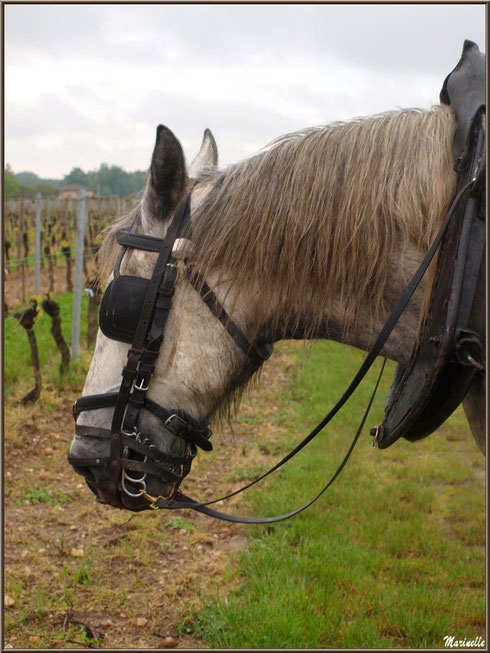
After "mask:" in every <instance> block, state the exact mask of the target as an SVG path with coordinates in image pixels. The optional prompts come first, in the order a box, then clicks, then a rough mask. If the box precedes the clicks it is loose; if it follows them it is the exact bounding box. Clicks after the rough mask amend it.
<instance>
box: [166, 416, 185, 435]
mask: <svg viewBox="0 0 490 653" xmlns="http://www.w3.org/2000/svg"><path fill="white" fill-rule="evenodd" d="M174 417H175V419H176V420H178V421H179V422H180V423H181V424H183V425H184V427H186V426H189V424H188V423H187V422H186V421H185V419H183V418H182V417H180V415H177V413H172V414H171V415H170V417H167V419H166V420H165V422H164V423H163V425H164V426H167V427H168V428H169V429H170V430H171V431H172V433H174V430H173V429H172V428H171V426H170V424H169V422H170V420H171V419H173V418H174Z"/></svg>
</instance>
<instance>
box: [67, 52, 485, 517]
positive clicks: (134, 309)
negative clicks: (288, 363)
mask: <svg viewBox="0 0 490 653" xmlns="http://www.w3.org/2000/svg"><path fill="white" fill-rule="evenodd" d="M468 43H469V44H470V45H469V46H467V44H468ZM473 46H474V47H475V48H476V50H478V48H477V46H475V44H472V43H471V42H465V48H464V49H463V56H462V61H463V59H464V58H465V53H466V54H467V51H471V52H473ZM478 52H479V51H478ZM481 56H483V55H481ZM460 64H461V62H460ZM460 64H458V65H460ZM457 68H458V67H457ZM457 68H456V69H455V70H457ZM453 72H454V71H453ZM450 77H451V75H450V76H448V78H447V79H446V82H445V88H447V87H448V86H449V84H448V81H449V80H450ZM443 91H444V89H443ZM483 116H484V105H483V108H481V107H479V108H478V111H476V112H475V114H474V116H473V119H472V120H471V121H470V122H469V124H470V128H469V132H468V134H466V135H465V141H464V142H465V149H464V156H463V159H461V161H460V164H461V163H462V161H463V160H464V162H465V164H464V171H465V175H466V176H465V178H464V179H462V181H461V182H460V184H459V187H458V190H457V192H456V195H455V197H454V199H453V201H452V203H451V206H450V208H449V210H448V212H447V214H446V217H445V219H444V222H443V224H442V226H441V228H440V230H439V232H438V234H437V236H436V238H435V240H434V242H433V243H432V245H431V247H430V249H429V250H428V252H427V254H426V255H425V257H424V259H423V261H422V263H421V264H420V266H419V268H418V270H417V272H416V273H415V274H414V276H413V277H412V279H411V280H410V282H409V283H408V285H407V286H406V288H405V290H404V292H403V293H402V296H401V297H400V299H399V300H398V302H397V303H396V305H395V307H394V309H393V311H392V313H391V315H390V316H389V318H388V320H387V322H386V324H385V325H384V327H383V328H382V330H381V332H380V334H379V335H378V337H377V339H376V342H375V343H374V345H373V347H372V348H371V350H370V351H369V352H368V354H367V355H366V358H365V359H364V362H363V363H362V365H361V366H360V368H359V370H358V372H357V373H356V375H355V376H354V378H353V380H352V381H351V383H350V384H349V386H348V388H347V389H346V391H345V392H344V394H343V395H342V397H341V398H340V399H339V400H338V402H337V403H336V404H335V406H334V407H333V408H332V409H331V410H330V411H329V413H328V414H327V415H326V416H325V417H324V418H323V420H322V421H321V422H320V423H319V424H318V425H317V426H316V427H315V428H314V429H313V430H312V431H311V432H310V433H309V434H308V435H307V436H306V437H305V438H304V439H303V440H302V441H301V442H300V443H299V444H298V445H297V446H296V447H295V448H294V449H293V450H292V451H290V452H289V453H288V454H287V455H286V456H285V457H284V458H283V459H282V460H280V461H279V462H278V463H276V464H275V465H274V466H273V467H272V468H271V469H269V470H268V471H267V472H265V473H264V474H262V475H261V476H259V477H258V478H257V479H255V480H254V481H252V482H251V483H248V484H247V485H245V486H244V487H242V488H240V489H239V490H236V491H235V492H232V493H230V494H228V495H226V496H224V497H220V498H217V499H213V500H212V501H207V502H198V501H195V500H194V499H191V498H190V497H187V496H186V495H184V494H182V493H181V492H178V491H177V488H178V485H179V484H180V482H181V481H182V479H183V478H184V477H185V476H186V475H187V474H188V473H189V471H190V466H191V463H192V459H193V458H194V457H195V455H196V453H197V447H200V448H201V449H203V450H205V451H209V450H211V449H212V444H211V442H210V437H211V430H210V429H209V424H208V423H207V422H205V421H196V420H195V419H194V418H192V417H191V416H190V415H188V414H187V413H185V412H184V411H182V410H179V409H167V408H165V407H162V406H160V405H159V404H157V403H156V402H154V401H152V400H150V399H149V398H148V397H147V396H146V393H147V391H148V388H149V384H150V380H151V377H152V375H153V372H154V368H155V364H156V360H157V358H158V354H159V350H160V346H161V344H162V342H163V338H164V331H165V325H166V322H167V319H168V315H169V312H170V309H171V305H172V296H173V294H174V289H175V282H176V278H177V261H176V260H175V258H173V256H172V251H173V248H174V246H175V241H176V239H177V238H179V237H181V236H182V235H183V233H184V232H185V229H186V227H187V226H188V224H189V222H190V192H189V193H188V195H187V196H186V197H185V198H184V200H183V201H182V202H181V204H180V206H179V207H178V208H177V210H176V211H175V214H174V217H173V219H172V222H171V224H170V226H169V228H168V230H167V234H166V236H165V238H164V239H159V238H154V237H150V236H145V235H142V234H134V233H130V232H126V231H121V232H119V233H118V234H117V239H118V243H119V244H120V245H121V247H122V250H121V254H120V256H119V258H118V260H117V262H116V266H115V270H114V278H113V280H112V281H111V282H110V284H109V286H108V287H107V290H106V292H105V295H104V297H103V300H102V303H101V308H100V328H101V331H102V332H103V333H104V335H106V336H107V337H108V338H112V339H115V340H119V341H121V342H125V343H128V344H131V347H130V349H129V352H128V359H127V362H126V365H125V366H124V368H123V370H122V382H121V386H120V389H119V392H117V393H108V394H99V395H90V396H84V397H81V398H79V399H77V401H76V402H75V404H74V409H73V414H74V417H75V420H76V419H77V417H78V415H79V414H80V413H81V412H82V411H86V410H94V409H98V408H107V407H114V413H113V418H112V424H111V428H110V429H104V428H99V427H89V426H83V425H77V426H76V433H77V434H78V435H80V436H84V437H93V438H100V439H109V440H110V455H109V456H108V457H92V458H82V457H79V456H74V455H72V454H68V461H69V462H70V463H71V464H72V465H73V466H74V467H76V468H83V467H90V468H94V469H95V470H96V471H97V472H98V473H97V477H96V478H95V479H93V480H87V483H88V485H89V487H91V489H92V490H93V491H94V493H95V494H96V495H97V500H98V501H99V502H102V503H109V504H110V505H113V506H117V507H127V508H130V509H132V510H142V509H148V508H153V509H170V510H174V509H180V508H191V509H193V510H197V511H199V512H202V513H204V514H207V515H209V516H212V517H215V518H218V519H224V520H226V521H233V522H241V523H255V524H258V523H272V522H277V521H281V520H284V519H287V518H289V517H291V516H293V515H295V514H298V513H299V512H302V511H303V510H305V509H306V508H307V507H309V506H310V505H311V504H312V503H314V502H315V501H316V500H317V499H318V498H319V497H320V496H321V495H322V494H323V493H324V492H325V491H326V490H327V488H328V487H329V486H330V485H331V484H332V483H333V481H334V480H335V479H336V478H337V476H338V475H339V474H340V472H341V471H342V469H343V467H344V466H345V464H346V463H347V460H348V458H349V457H350V455H351V453H352V451H353V449H354V446H355V444H356V442H357V440H358V439H359V436H360V434H361V432H362V429H363V427H364V424H365V422H366V419H367V416H368V414H369V410H370V407H371V404H372V402H373V400H374V395H375V393H376V389H377V387H378V384H379V381H380V378H381V374H382V371H383V368H384V364H383V366H382V368H381V372H380V375H379V377H378V381H377V383H376V385H375V388H374V391H373V394H372V396H371V399H370V401H369V404H368V406H367V408H366V410H365V412H364V415H363V418H362V420H361V423H360V425H359V428H358V429H357V432H356V434H355V436H354V439H353V441H352V443H351V445H350V447H349V449H348V451H347V454H346V455H345V457H344V459H343V460H342V462H341V464H340V465H339V467H338V469H337V470H336V471H335V473H334V474H333V475H332V477H331V478H330V480H329V481H328V483H327V484H326V485H325V486H324V487H323V488H322V489H321V490H320V492H319V493H318V494H317V495H316V496H315V497H314V498H313V499H312V500H311V501H309V502H308V503H306V504H304V505H303V506H301V507H300V508H297V509H296V510H294V511H292V512H290V513H287V514H284V515H279V516H276V517H269V518H246V517H237V516H234V515H228V514H226V513H222V512H219V511H216V510H214V509H212V508H210V507H209V506H210V505H211V504H214V503H216V502H219V501H222V500H225V499H228V498H230V497H232V496H235V495H236V494H238V493H240V492H243V491H244V490H246V489H248V488H249V487H251V486H252V485H255V484H256V483H258V482H259V481H261V480H262V479H264V478H266V477H267V476H269V474H271V473H272V472H274V471H275V470H277V469H278V468H279V467H281V466H282V465H284V464H285V463H286V462H287V461H288V460H290V459H291V458H292V457H293V456H295V455H296V454H297V453H298V452H299V451H301V449H303V448H304V447H305V446H306V445H307V444H308V443H309V442H311V440H313V439H314V438H315V437H316V436H317V435H318V433H320V432H321V431H322V430H323V429H324V428H325V426H326V425H327V424H328V423H329V422H330V421H331V419H332V418H333V417H334V416H335V415H336V414H337V412H338V411H339V410H340V409H341V408H342V406H343V405H344V404H345V402H346V401H347V400H348V399H349V397H350V396H351V395H352V393H353V392H354V390H355V389H356V388H357V386H358V385H359V383H360V382H361V381H362V379H363V378H364V377H365V375H366V374H367V372H368V370H369V369H370V368H371V366H372V365H373V363H374V361H375V360H376V358H377V356H378V355H379V354H380V352H381V350H382V349H383V346H384V344H385V343H386V341H387V340H388V337H389V336H390V334H391V332H392V331H393V328H394V327H395V325H396V324H397V322H398V320H399V318H400V316H401V314H402V313H403V311H404V309H405V308H406V306H407V304H408V302H409V301H410V299H411V297H412V296H413V293H414V292H415V290H416V288H417V286H418V285H419V283H420V281H421V279H422V278H423V276H424V274H425V272H426V270H427V268H428V266H429V264H430V262H431V261H432V259H433V257H434V255H435V253H436V251H437V249H438V247H439V245H440V244H441V242H443V243H444V245H445V246H446V248H447V247H449V246H448V245H446V243H447V241H448V239H449V240H451V239H452V240H454V239H455V240H456V242H457V243H458V242H466V241H469V242H470V243H471V242H473V240H474V238H473V237H472V235H471V234H473V226H472V225H473V224H474V223H475V219H477V220H480V221H482V222H483V220H484V212H483V208H482V207H484V201H483V192H484V170H485V166H484V147H483V133H482V126H483ZM466 162H468V163H466ZM469 206H471V211H470V208H468V207H469ZM469 213H471V219H470V218H468V219H465V216H466V215H467V214H469ZM475 214H476V216H477V218H475V217H474V216H475ZM483 224H484V223H483ZM468 231H469V232H470V235H468ZM454 233H456V236H454V235H451V234H454ZM472 239H473V240H472ZM476 239H477V240H478V242H479V243H480V242H481V240H482V239H483V244H484V229H483V232H482V231H481V229H479V230H477V236H476ZM127 248H133V249H140V250H145V251H151V252H158V257H157V260H156V263H155V266H154V269H153V272H152V276H151V278H150V279H142V278H139V277H133V276H129V275H121V274H120V272H119V268H120V264H121V261H122V258H123V256H124V254H125V252H126V251H127ZM457 249H458V252H459V254H458V257H459V259H460V261H463V263H461V264H460V266H461V267H462V268H463V277H465V276H466V277H468V276H471V277H472V279H474V278H475V275H476V277H477V278H478V275H479V274H480V267H481V260H482V258H481V257H482V254H481V253H480V254H479V255H478V256H479V258H478V256H477V262H476V263H475V262H472V259H473V257H472V256H471V255H470V254H471V251H473V250H472V248H471V247H470V245H468V246H466V245H465V246H464V247H463V246H461V247H458V248H457ZM480 249H481V247H480ZM440 259H444V260H446V259H447V256H446V255H444V256H440ZM453 260H454V259H453ZM466 261H470V262H469V263H468V264H466V263H465V262H466ZM184 263H185V276H186V278H187V280H188V281H189V282H190V283H191V284H192V285H193V286H194V288H195V289H196V291H197V292H199V294H200V296H201V298H202V299H203V301H204V302H205V303H206V305H207V307H208V308H209V310H210V311H211V312H212V313H213V315H215V317H216V318H217V319H219V321H220V322H221V324H222V325H223V326H224V328H225V329H226V330H227V332H228V333H229V334H230V336H231V337H232V338H233V340H234V342H235V343H236V345H237V346H238V347H239V348H240V349H241V350H242V352H243V353H244V354H246V356H247V357H248V359H249V362H250V363H251V364H252V365H253V366H255V367H258V366H259V365H260V364H261V363H262V362H263V361H264V360H266V359H267V358H269V356H270V355H271V353H272V344H271V343H269V342H262V343H261V342H254V341H251V340H250V339H249V338H248V337H247V336H246V335H245V333H243V331H242V330H241V329H240V328H239V327H238V326H237V325H236V324H235V323H234V322H233V321H232V320H231V319H230V317H229V315H228V314H227V313H226V311H225V309H224V307H223V306H222V305H221V304H220V302H219V301H218V299H217V297H216V295H215V294H214V293H213V291H212V290H211V289H210V287H209V286H208V285H207V284H206V282H205V281H204V280H203V279H202V277H201V276H200V275H199V273H198V272H196V271H195V270H193V269H192V267H191V266H190V265H189V264H188V261H185V262H184ZM468 266H469V267H468ZM455 268H457V269H459V268H458V265H456V266H455ZM467 269H470V270H472V271H473V272H472V274H471V275H470V273H469V272H468V273H467V272H465V271H466V270H467ZM457 274H460V272H458V273H457ZM458 278H459V277H458ZM477 286H478V283H475V282H473V284H472V286H471V287H473V292H472V293H471V298H470V300H468V302H466V303H467V304H469V305H471V306H473V304H474V303H475V302H474V296H475V297H476V288H477ZM466 288H468V286H466ZM461 292H464V291H461V290H460V291H459V295H458V297H460V296H461ZM455 301H456V304H457V305H458V306H459V304H460V302H459V299H458V300H455ZM465 311H466V312H468V311H467V310H466V309H463V312H465ZM449 312H450V311H449ZM470 312H471V311H470ZM460 313H461V311H460V312H459V314H460ZM451 320H452V318H451ZM451 320H450V322H451ZM432 321H434V320H432ZM425 322H427V320H426V321H425ZM425 322H424V323H425ZM467 323H468V322H467ZM135 324H136V327H134V325H135ZM440 328H441V326H440V325H439V329H440ZM458 329H459V331H458V334H459V337H458V339H457V340H456V343H457V344H458V343H459V345H460V348H459V350H457V351H459V352H461V349H462V347H463V345H465V342H467V341H465V340H464V338H465V337H466V338H467V337H468V336H467V335H466V334H465V335H461V328H460V327H458ZM431 337H432V336H431ZM470 338H471V336H470ZM451 342H452V343H454V338H453V337H452V339H451ZM469 346H472V345H469ZM447 350H448V347H447V346H446V345H445V349H444V351H445V353H444V356H446V359H447ZM471 351H472V352H473V355H472V354H468V355H467V356H466V358H464V357H463V358H461V354H460V356H459V358H460V364H461V366H462V367H463V368H464V371H465V373H466V372H467V368H468V361H469V366H470V367H471V375H470V376H471V378H473V375H474V373H475V370H477V368H476V367H475V366H474V364H473V363H472V362H471V359H470V358H468V356H470V357H471V358H472V359H473V360H476V358H474V353H475V352H474V350H473V349H471ZM453 354H454V345H453V348H452V349H451V348H450V351H449V355H450V356H451V357H452V356H453ZM456 358H457V356H456ZM477 362H478V361H477ZM478 364H480V363H479V362H478ZM416 367H417V365H415V364H414V365H413V368H414V369H415V368H416ZM477 371H478V370H477ZM398 377H400V375H398ZM398 381H399V378H398ZM469 382H471V380H470V381H469ZM466 387H467V386H466ZM465 392H466V390H465ZM463 396H464V393H463ZM461 400H462V397H461V398H460V399H459V401H458V403H459V402H460V401H461ZM453 403H454V400H453ZM393 405H394V404H393ZM456 405H457V404H456ZM455 407H456V406H454V408H455ZM454 408H453V409H452V410H454ZM142 409H144V410H147V411H149V412H150V413H152V414H153V415H154V416H156V417H157V418H158V419H160V420H161V421H162V422H163V423H164V426H165V428H167V429H168V430H169V431H170V432H171V433H172V434H173V435H174V436H176V437H178V438H181V439H182V440H183V441H184V442H185V454H184V455H183V456H181V457H175V456H170V455H168V454H163V453H162V452H161V451H159V450H158V449H157V447H156V446H155V445H154V444H152V443H151V441H150V440H149V439H148V438H146V437H145V436H144V435H143V434H141V433H140V432H139V430H138V418H139V415H140V411H141V410H142ZM451 412H452V411H451ZM444 419H445V418H444ZM437 425H439V424H437ZM435 428H437V427H435ZM432 430H434V429H432ZM385 432H386V431H383V429H382V428H381V427H377V428H376V429H375V431H374V433H373V435H375V438H374V441H373V444H378V445H379V446H380V447H384V446H388V444H391V442H388V440H386V439H385V437H384V433H385ZM400 434H404V433H403V432H401V433H400ZM398 437H399V435H398ZM392 441H394V439H393V440H392ZM148 474H150V475H154V476H156V477H158V478H160V479H161V480H163V481H164V482H165V483H167V484H170V486H171V489H170V491H169V493H168V495H167V496H152V495H150V494H149V493H148V491H147V487H146V480H147V475H148ZM135 499H138V500H140V501H141V499H143V500H144V502H143V505H140V504H139V503H138V505H137V506H135V504H134V500H135Z"/></svg>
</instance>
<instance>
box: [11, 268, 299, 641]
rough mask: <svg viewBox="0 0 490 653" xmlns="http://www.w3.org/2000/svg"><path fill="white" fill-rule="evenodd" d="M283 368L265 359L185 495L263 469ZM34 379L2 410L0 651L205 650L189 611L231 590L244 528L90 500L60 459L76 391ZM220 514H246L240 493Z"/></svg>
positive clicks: (281, 361)
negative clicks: (26, 398)
mask: <svg viewBox="0 0 490 653" xmlns="http://www.w3.org/2000/svg"><path fill="white" fill-rule="evenodd" d="M44 273H45V274H46V273H47V272H46V271H44ZM57 275H58V276H57V278H58V277H60V279H64V269H63V268H61V269H59V270H58V271H57ZM6 283H7V295H6V298H7V297H9V296H14V295H15V294H16V292H17V291H18V289H19V288H18V284H19V283H20V281H19V279H18V278H17V279H16V278H15V277H13V276H11V277H10V278H8V279H7V282H6ZM15 284H17V286H15ZM60 290H64V287H63V286H61V287H60ZM28 297H29V295H28ZM12 308H14V306H12ZM292 365H293V363H292V360H291V359H290V357H289V356H288V354H287V352H286V351H284V352H283V353H280V352H279V354H278V355H276V356H274V357H273V358H272V359H271V360H270V361H269V362H268V363H267V365H266V366H265V367H264V370H263V372H262V375H261V378H260V380H259V385H258V388H257V389H256V390H253V391H251V393H250V396H249V397H247V398H246V399H245V400H244V401H243V403H242V406H241V409H240V417H239V419H238V420H237V421H236V422H234V426H233V432H231V430H230V427H228V426H225V427H223V428H222V429H221V430H218V431H217V432H216V433H215V434H214V435H213V442H214V446H215V449H214V451H213V452H211V453H206V452H200V453H199V456H198V458H197V459H196V460H195V461H194V463H193V468H192V470H191V474H190V476H189V477H188V478H187V479H186V481H185V483H184V485H183V490H184V491H185V492H188V493H189V494H190V495H191V496H194V497H196V498H203V499H209V498H212V497H217V496H220V495H221V494H223V493H227V492H230V491H231V490H234V489H236V488H238V487H241V486H242V485H244V484H245V483H246V482H247V480H249V479H250V478H251V476H250V474H251V473H252V472H251V470H257V468H259V467H261V466H263V467H264V468H265V466H271V465H272V463H273V461H274V460H276V459H277V455H278V454H279V453H280V448H281V445H280V444H279V443H278V440H279V439H280V437H281V434H282V431H281V427H279V426H278V425H275V424H274V420H273V417H274V414H275V413H276V411H277V409H278V402H279V401H280V393H281V391H282V390H283V389H284V388H285V387H286V385H287V383H288V379H289V378H290V375H291V367H292ZM43 383H44V386H43V394H42V398H41V401H39V402H38V403H37V404H34V405H33V406H30V407H24V406H20V405H19V403H18V398H19V397H21V396H22V394H23V393H24V392H25V390H26V389H28V386H29V382H26V387H25V388H24V387H20V386H21V385H22V384H19V388H16V391H15V396H14V397H13V398H12V399H10V398H9V403H8V405H6V407H5V408H6V412H5V438H4V461H5V466H4V472H5V512H4V524H5V533H4V569H5V594H6V596H5V635H4V647H5V648H7V649H8V648H15V649H17V648H32V649H37V648H114V649H119V648H138V649H147V648H149V649H151V648H160V649H161V648H173V647H177V648H191V649H195V648H206V644H205V642H203V641H201V639H200V638H199V636H198V635H197V634H195V633H194V632H193V629H192V627H191V625H190V624H192V622H193V620H192V616H193V615H195V613H196V610H198V609H199V606H200V605H202V603H203V601H204V600H206V599H209V598H212V597H214V596H216V595H217V593H219V595H220V596H221V597H222V596H223V594H224V593H226V591H228V590H229V588H231V587H233V585H234V584H235V583H236V581H237V579H236V578H234V575H233V571H232V569H233V567H232V566H230V565H229V563H230V561H231V560H232V559H233V557H234V556H236V555H237V553H238V552H240V551H242V550H244V549H245V548H246V547H247V534H249V531H246V529H245V528H244V527H241V526H240V525H234V524H231V525H230V524H227V523H225V522H220V521H215V520H212V519H210V518H208V517H205V516H204V515H200V514H199V513H193V512H191V511H179V512H163V511H158V512H152V511H146V512H144V513H139V514H132V513H129V512H123V511H118V510H117V509H114V508H110V507H108V506H102V505H100V504H97V503H96V502H95V498H94V496H93V495H92V493H91V492H90V490H89V489H88V488H87V486H86V485H85V482H84V480H83V479H82V477H80V476H77V475H76V474H75V473H74V472H73V471H72V469H71V468H70V466H69V464H68V463H67V461H66V454H67V452H68V449H69V445H70V442H71V439H72V436H73V418H72V416H71V407H72V403H73V400H74V399H75V396H76V395H75V396H72V390H70V392H68V393H67V392H66V390H64V388H63V387H61V388H60V387H59V386H57V385H56V384H50V383H49V381H46V380H43ZM265 441H266V442H267V443H268V444H267V446H264V442H265ZM274 442H276V443H277V446H271V445H273V443H274ZM217 507H218V509H220V508H221V509H224V510H229V511H231V512H236V513H238V514H243V515H246V514H249V512H248V511H247V506H246V503H245V500H243V499H241V498H234V499H232V500H231V501H228V502H226V506H224V505H221V506H220V505H219V504H218V506H217Z"/></svg>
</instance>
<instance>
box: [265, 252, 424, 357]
mask: <svg viewBox="0 0 490 653" xmlns="http://www.w3.org/2000/svg"><path fill="white" fill-rule="evenodd" d="M422 257H423V253H422V252H421V251H420V250H418V249H415V248H405V249H404V251H403V253H402V254H397V255H396V256H393V257H392V261H391V264H390V268H391V269H390V272H391V274H390V280H389V283H388V285H387V288H386V290H385V293H384V296H385V306H386V311H385V312H384V313H383V314H382V315H380V316H378V317H377V318H375V317H373V315H372V309H371V306H370V303H369V302H368V301H366V303H365V304H364V305H363V306H362V309H361V313H360V314H359V315H357V316H355V318H349V317H348V312H346V311H344V310H342V308H341V307H340V306H339V307H338V309H335V308H334V309H331V310H329V311H328V312H326V313H325V314H324V315H323V316H322V319H321V320H320V321H317V320H315V322H316V323H317V324H318V326H317V327H316V328H315V329H314V330H313V331H312V330H311V328H310V323H309V320H308V317H307V315H308V307H307V306H298V307H297V315H302V316H304V317H302V318H301V319H299V320H294V323H293V324H290V325H285V326H284V325H283V327H282V331H281V333H280V334H279V332H277V333H276V334H275V336H277V337H279V336H280V337H282V338H292V339H303V338H305V337H308V338H322V339H328V340H335V341H337V342H340V343H343V344H347V345H351V346H353V347H357V348H359V349H363V350H365V351H369V349H370V348H371V347H372V345H373V344H374V342H375V340H376V338H377V336H378V333H379V332H380V331H381V329H382V327H383V325H384V323H385V321H386V320H387V318H388V316H389V314H390V312H391V311H392V309H393V307H394V306H395V303H396V301H397V300H398V298H399V297H400V295H401V294H402V292H403V290H404V288H405V286H406V285H407V283H408V281H409V280H410V278H411V277H412V275H413V274H414V272H415V271H416V270H417V268H418V266H419V264H420V262H421V260H422ZM422 293H423V289H422V287H420V288H418V289H417V291H416V292H415V295H414V297H413V298H412V300H411V301H410V303H409V305H408V306H407V308H406V309H405V311H404V313H403V315H402V317H401V319H400V320H399V322H398V324H397V325H396V327H395V328H394V330H393V332H392V334H391V336H390V337H389V339H388V341H387V343H386V345H385V347H384V348H383V351H382V354H383V355H384V356H386V357H387V358H390V359H392V360H395V361H397V362H399V363H402V364H407V363H408V360H409V358H410V354H411V351H412V347H413V345H414V342H415V338H416V336H417V331H418V325H419V312H420V305H421V301H422Z"/></svg>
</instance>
